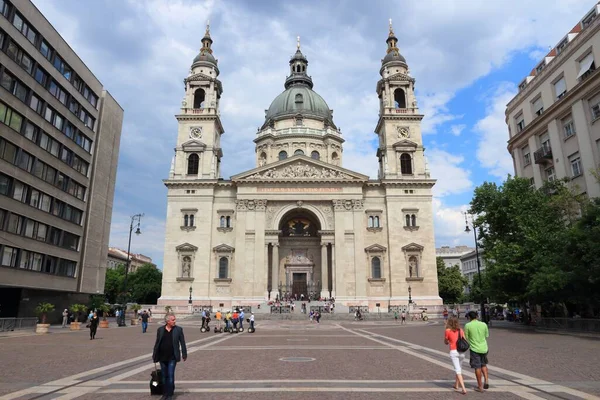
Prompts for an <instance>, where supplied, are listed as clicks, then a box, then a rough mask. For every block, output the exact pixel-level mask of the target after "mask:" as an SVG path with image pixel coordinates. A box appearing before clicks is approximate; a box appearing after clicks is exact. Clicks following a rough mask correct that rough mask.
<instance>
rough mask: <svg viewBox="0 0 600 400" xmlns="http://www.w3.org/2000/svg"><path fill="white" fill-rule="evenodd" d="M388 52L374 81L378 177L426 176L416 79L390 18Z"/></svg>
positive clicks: (421, 116) (421, 117) (404, 177)
mask: <svg viewBox="0 0 600 400" xmlns="http://www.w3.org/2000/svg"><path fill="white" fill-rule="evenodd" d="M386 43H387V54H386V56H385V57H384V58H383V59H382V60H381V69H380V70H379V74H380V75H381V79H380V80H379V82H377V89H376V90H377V96H378V97H379V121H378V123H377V127H376V128H375V133H377V135H378V136H379V148H378V150H377V158H378V159H379V171H378V175H379V179H410V178H421V179H422V178H428V177H429V172H428V171H427V170H426V169H427V167H426V162H425V157H424V151H425V149H424V148H423V140H422V138H421V120H422V119H423V115H422V114H421V113H420V112H419V108H418V106H417V99H416V97H415V79H414V78H413V77H411V76H410V72H409V70H408V65H407V63H406V59H405V58H404V57H403V56H402V54H400V50H399V49H398V38H397V37H396V35H395V34H394V29H393V27H392V20H391V19H390V25H389V34H388V38H387V40H386Z"/></svg>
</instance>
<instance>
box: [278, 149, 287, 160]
mask: <svg viewBox="0 0 600 400" xmlns="http://www.w3.org/2000/svg"><path fill="white" fill-rule="evenodd" d="M286 158H287V152H286V151H280V152H279V160H285V159H286Z"/></svg>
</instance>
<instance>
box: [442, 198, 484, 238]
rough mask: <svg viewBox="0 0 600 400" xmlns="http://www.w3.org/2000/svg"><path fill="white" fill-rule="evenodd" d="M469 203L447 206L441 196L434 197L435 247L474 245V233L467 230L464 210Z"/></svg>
mask: <svg viewBox="0 0 600 400" xmlns="http://www.w3.org/2000/svg"><path fill="white" fill-rule="evenodd" d="M468 209H469V206H468V205H467V204H463V205H460V206H454V207H450V206H446V205H444V202H443V201H442V200H441V199H439V198H434V199H433V216H434V218H433V220H434V226H435V247H441V246H458V245H461V244H466V245H473V243H474V241H473V235H468V234H467V233H466V232H465V216H464V214H463V213H464V212H465V211H467V210H468Z"/></svg>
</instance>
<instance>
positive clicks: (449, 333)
mask: <svg viewBox="0 0 600 400" xmlns="http://www.w3.org/2000/svg"><path fill="white" fill-rule="evenodd" d="M461 336H462V337H465V332H464V331H463V330H462V329H461V328H460V322H459V321H458V318H456V317H450V318H448V321H447V322H446V332H445V334H444V343H445V344H447V345H449V346H450V359H451V360H452V364H453V365H454V371H455V372H456V379H455V381H454V386H453V387H454V390H457V391H458V390H459V388H458V385H460V387H461V389H462V391H461V392H460V393H462V394H467V389H465V382H464V380H463V376H462V368H461V364H462V362H463V361H464V360H465V353H459V352H458V350H457V349H456V342H457V341H458V338H459V337H461Z"/></svg>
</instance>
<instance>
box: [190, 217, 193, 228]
mask: <svg viewBox="0 0 600 400" xmlns="http://www.w3.org/2000/svg"><path fill="white" fill-rule="evenodd" d="M190 226H194V214H191V215H190Z"/></svg>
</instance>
